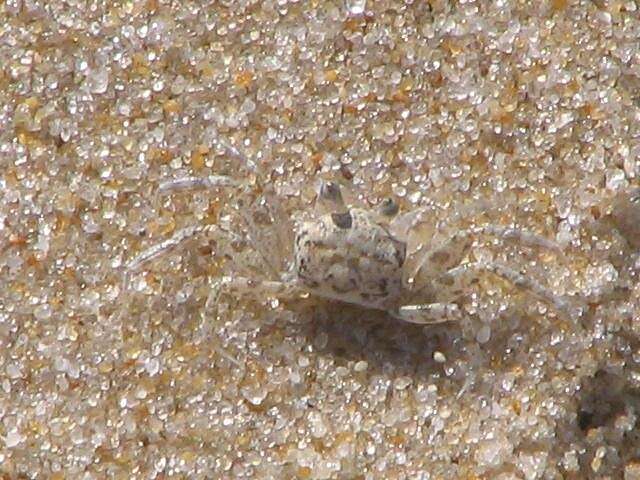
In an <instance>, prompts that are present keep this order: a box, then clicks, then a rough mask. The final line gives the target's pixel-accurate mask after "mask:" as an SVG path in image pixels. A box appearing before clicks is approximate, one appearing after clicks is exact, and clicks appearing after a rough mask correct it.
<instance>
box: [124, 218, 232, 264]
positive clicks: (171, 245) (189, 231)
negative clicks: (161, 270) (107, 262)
mask: <svg viewBox="0 0 640 480" xmlns="http://www.w3.org/2000/svg"><path fill="white" fill-rule="evenodd" d="M212 234H213V235H217V236H221V235H227V236H231V237H233V238H235V237H236V235H234V234H232V233H231V232H227V231H225V230H223V229H221V228H220V227H218V226H217V225H194V226H191V227H186V228H183V229H181V230H178V231H177V232H176V233H175V234H174V235H173V236H172V237H171V238H168V239H167V240H164V241H162V242H160V243H157V244H155V245H153V246H151V247H149V248H147V249H146V250H143V251H142V252H140V253H139V254H138V255H137V256H136V257H135V258H133V260H131V261H130V262H129V263H127V265H126V267H125V268H126V270H127V271H129V272H134V271H136V270H138V269H139V268H140V267H142V266H143V265H146V264H147V263H149V262H151V261H153V260H155V259H156V258H159V257H162V256H164V255H166V254H167V253H169V252H171V251H172V250H175V249H176V248H178V247H179V246H180V245H182V244H183V243H184V242H186V241H187V240H189V239H191V238H194V237H196V236H198V235H212Z"/></svg>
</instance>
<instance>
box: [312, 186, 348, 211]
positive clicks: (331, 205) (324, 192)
mask: <svg viewBox="0 0 640 480" xmlns="http://www.w3.org/2000/svg"><path fill="white" fill-rule="evenodd" d="M316 204H317V206H318V207H319V208H320V210H321V213H337V214H341V213H347V212H348V209H347V207H346V205H345V203H344V199H343V198H342V192H341V191H340V185H338V184H337V183H335V182H325V181H321V182H320V185H319V186H318V196H317V200H316Z"/></svg>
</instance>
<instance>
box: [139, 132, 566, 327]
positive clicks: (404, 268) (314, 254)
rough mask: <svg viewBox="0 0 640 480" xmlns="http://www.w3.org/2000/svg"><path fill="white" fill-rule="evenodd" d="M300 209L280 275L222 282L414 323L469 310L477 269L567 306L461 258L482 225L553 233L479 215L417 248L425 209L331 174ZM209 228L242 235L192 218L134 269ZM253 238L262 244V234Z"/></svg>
mask: <svg viewBox="0 0 640 480" xmlns="http://www.w3.org/2000/svg"><path fill="white" fill-rule="evenodd" d="M225 147H226V150H227V153H229V154H231V155H235V156H238V157H239V158H241V159H242V160H244V161H246V159H245V158H244V156H242V155H241V154H240V153H239V151H238V150H236V149H235V148H234V147H231V146H229V145H225ZM238 185H239V182H236V181H235V180H233V179H231V178H229V177H225V176H209V177H205V178H198V177H187V178H180V179H177V180H171V181H168V182H165V183H162V184H161V185H160V191H161V192H163V193H166V192H173V191H177V190H191V189H209V188H218V187H229V186H238ZM418 213H419V212H418ZM301 217H302V218H301V219H299V220H298V221H297V222H296V223H297V224H296V227H295V229H294V230H295V239H294V241H293V259H292V261H290V262H289V268H288V269H286V271H284V272H280V273H279V278H278V279H277V280H272V279H270V280H265V279H254V278H248V277H241V276H225V277H222V278H220V279H219V280H218V281H216V282H215V287H216V288H215V290H216V292H218V293H219V292H220V291H222V290H223V289H224V290H230V289H231V290H235V291H239V292H241V293H246V294H252V295H260V296H262V297H268V298H273V297H276V298H283V297H288V298H291V297H295V296H301V295H315V296H318V297H321V298H324V299H328V300H332V301H337V302H343V303H348V304H352V305H356V306H360V307H363V308H366V309H373V310H381V311H384V312H387V313H388V314H389V315H391V316H392V317H394V318H397V319H400V320H403V321H406V322H410V323H418V324H432V323H440V322H447V321H451V320H457V319H459V318H460V316H461V310H460V308H459V305H458V304H457V303H455V302H456V301H457V300H459V299H460V297H461V296H463V293H464V291H465V285H466V283H465V282H467V283H468V282H469V280H471V281H473V280H474V279H475V278H477V274H478V273H481V272H489V273H492V274H495V275H497V276H499V277H502V278H503V279H505V280H507V281H508V282H510V283H512V284H513V285H515V286H517V287H520V288H522V289H524V290H526V291H529V292H531V293H532V294H534V295H535V296H537V297H539V298H541V299H542V300H543V301H545V302H547V303H549V304H551V305H553V306H554V307H555V308H556V309H557V310H559V311H560V312H561V313H567V312H566V309H567V307H568V303H567V301H566V300H565V299H563V298H561V297H559V296H557V295H555V294H554V293H553V292H551V291H550V290H548V289H547V288H545V287H543V286H542V285H540V284H539V283H538V282H536V281H535V280H533V279H532V278H530V277H528V276H527V275H525V274H522V273H520V272H518V271H516V270H514V269H512V268H510V267H508V266H506V265H503V264H500V263H497V262H482V263H463V260H464V259H465V257H466V256H467V254H468V252H469V250H470V249H471V247H472V244H473V241H474V239H475V238H476V237H477V236H478V235H491V236H495V237H498V238H500V239H502V240H505V241H507V240H508V241H515V242H517V243H518V244H521V245H527V246H532V247H538V248H544V249H551V250H555V251H560V247H559V246H558V245H557V244H556V243H555V242H554V241H552V240H549V239H546V238H544V237H541V236H539V235H536V234H533V233H530V232H527V231H525V230H522V229H518V228H511V227H504V226H499V225H481V226H474V227H471V228H467V229H461V230H458V231H456V232H454V233H453V234H452V235H448V236H447V235H445V236H444V237H442V238H441V239H440V240H439V241H437V242H435V243H433V242H432V240H433V239H431V238H427V239H424V240H422V241H419V242H417V243H416V248H414V249H412V251H409V249H408V242H409V237H410V236H411V234H412V232H413V228H414V227H415V226H416V225H417V224H418V223H420V222H421V221H422V220H421V219H420V215H419V214H416V212H409V213H408V214H399V209H398V205H397V204H396V202H395V201H394V200H392V199H386V200H384V201H382V202H381V203H380V204H379V205H378V207H377V209H367V208H357V207H351V206H347V205H346V204H345V201H344V199H343V196H342V192H341V189H340V187H339V185H338V184H336V183H333V182H324V181H323V182H320V184H319V186H318V188H317V197H316V203H315V209H314V212H312V213H310V214H309V213H306V212H303V215H301ZM201 234H204V235H212V236H214V237H216V236H226V237H229V236H231V237H232V238H233V237H234V236H235V234H234V233H233V232H230V231H228V230H225V229H223V228H221V227H220V226H218V225H196V226H191V227H187V228H184V229H182V230H180V231H178V232H177V233H176V234H175V235H174V236H173V237H171V238H170V239H168V240H165V241H163V242H160V243H158V244H156V245H154V246H152V247H150V248H148V249H146V250H144V251H143V252H142V253H140V254H139V255H138V256H136V257H135V258H134V259H133V260H132V261H131V262H129V264H128V265H127V274H129V273H132V272H134V271H136V270H139V269H140V268H141V267H142V266H143V265H145V264H147V263H148V262H150V261H151V260H153V259H155V258H158V257H160V256H162V255H163V254H165V253H166V252H168V251H170V250H172V249H174V248H177V247H178V246H180V245H182V244H183V243H184V242H185V241H186V240H188V239H190V238H192V237H194V236H196V235H201ZM250 240H251V239H250ZM250 243H251V244H252V246H253V247H254V248H255V249H257V250H261V245H260V243H259V242H257V241H255V240H251V241H250ZM414 243H415V242H414ZM261 255H263V258H264V254H262V253H261ZM215 298H217V297H215ZM416 299H418V300H419V301H415V300H416ZM424 300H427V302H426V303H425V302H424Z"/></svg>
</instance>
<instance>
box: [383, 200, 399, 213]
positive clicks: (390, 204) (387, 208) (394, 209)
mask: <svg viewBox="0 0 640 480" xmlns="http://www.w3.org/2000/svg"><path fill="white" fill-rule="evenodd" d="M379 208H380V213H381V214H382V215H384V216H385V217H394V216H395V215H396V214H397V213H398V210H399V207H398V204H397V203H396V202H395V201H394V200H393V199H392V198H385V199H384V200H383V201H382V203H380V207H379Z"/></svg>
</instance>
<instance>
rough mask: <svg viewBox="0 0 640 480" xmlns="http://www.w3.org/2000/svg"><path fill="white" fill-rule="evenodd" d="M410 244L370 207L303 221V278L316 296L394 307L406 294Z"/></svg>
mask: <svg viewBox="0 0 640 480" xmlns="http://www.w3.org/2000/svg"><path fill="white" fill-rule="evenodd" d="M406 254H407V246H406V243H405V242H404V241H401V240H399V239H397V238H395V237H394V235H393V234H392V233H391V232H390V230H389V229H388V228H387V226H386V225H384V224H383V223H382V222H380V221H377V219H376V218H375V216H374V215H372V213H371V212H370V211H367V210H362V209H355V208H354V209H351V210H348V211H347V212H345V213H329V214H325V215H322V216H320V217H319V218H316V219H314V220H312V221H306V222H303V223H302V224H301V225H300V227H299V228H298V229H297V232H296V235H295V244H294V257H295V258H294V271H295V274H296V276H297V279H298V281H299V282H300V283H301V284H302V285H303V286H304V287H305V288H307V289H309V290H310V291H313V292H314V294H316V295H318V296H321V297H325V298H329V299H333V300H338V301H342V302H346V303H351V304H356V305H361V306H365V307H369V308H374V309H379V310H394V309H395V308H397V307H398V306H399V305H400V304H401V303H402V302H401V299H402V297H403V294H404V292H405V285H404V282H403V266H404V264H405V260H406Z"/></svg>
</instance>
